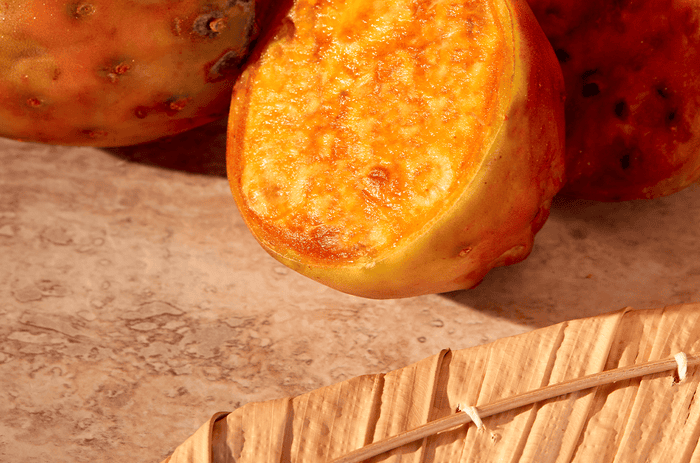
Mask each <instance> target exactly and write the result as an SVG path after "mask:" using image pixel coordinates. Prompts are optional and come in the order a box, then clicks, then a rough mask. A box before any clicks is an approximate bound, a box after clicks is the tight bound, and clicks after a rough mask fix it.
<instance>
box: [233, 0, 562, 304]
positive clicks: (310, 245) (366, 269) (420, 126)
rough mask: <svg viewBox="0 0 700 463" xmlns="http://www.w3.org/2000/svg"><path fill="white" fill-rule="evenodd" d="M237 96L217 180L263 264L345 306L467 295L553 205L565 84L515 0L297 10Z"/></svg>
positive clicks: (336, 0)
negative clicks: (338, 297) (228, 192)
mask: <svg viewBox="0 0 700 463" xmlns="http://www.w3.org/2000/svg"><path fill="white" fill-rule="evenodd" d="M277 27H278V29H277V31H276V34H275V35H274V38H273V39H271V40H270V41H269V42H268V43H267V44H266V45H265V47H264V48H263V49H262V50H261V51H260V55H259V56H258V57H257V58H256V60H254V61H253V62H252V63H251V64H249V66H248V67H247V68H246V71H245V72H244V74H243V75H242V76H241V78H240V79H239V81H238V82H237V83H236V86H235V88H234V96H233V100H232V106H231V113H230V117H229V136H228V153H227V159H228V174H229V181H230V184H231V189H232V191H233V195H234V197H235V199H236V201H237V204H238V206H239V209H240V211H241V214H242V215H243V217H244V219H245V221H246V223H247V224H248V226H249V227H250V229H251V230H252V232H253V234H254V235H255V237H256V238H257V239H258V240H259V242H260V243H261V244H262V246H263V247H264V248H265V249H266V250H267V251H268V252H269V253H270V254H272V256H274V257H275V258H277V259H278V260H279V261H281V262H283V263H284V264H286V265H288V266H289V267H291V268H293V269H294V270H297V271H298V272H301V273H302V274H304V275H307V276H309V277H311V278H313V279H316V280H318V281H320V282H322V283H325V284H326V285H329V286H331V287H334V288H336V289H339V290H341V291H344V292H347V293H351V294H356V295H360V296H366V297H373V298H398V297H406V296H414V295H419V294H425V293H437V292H444V291H450V290H455V289H460V288H469V287H472V286H474V285H476V284H477V283H478V282H479V281H480V280H481V279H482V278H483V277H484V275H485V274H486V272H487V271H488V270H490V269H491V268H493V267H495V266H500V265H508V264H512V263H514V262H517V261H520V260H522V259H524V258H525V257H526V256H527V255H528V254H529V252H530V251H531V249H532V245H533V239H534V234H535V233H536V232H537V231H538V230H539V228H540V227H541V226H542V225H543V223H544V221H545V219H546V218H547V216H548V213H549V206H550V201H551V198H552V197H553V196H554V194H555V193H556V192H557V190H558V189H559V188H560V185H561V183H562V175H563V170H564V160H563V146H562V143H563V135H564V133H563V101H562V94H563V81H562V77H561V71H560V70H559V66H558V64H557V61H556V57H555V56H554V53H553V51H552V49H551V47H550V45H549V44H548V43H547V40H546V38H545V37H544V35H543V34H542V31H541V30H540V29H539V26H538V25H537V23H536V21H535V19H534V17H533V16H532V13H531V11H530V10H529V8H528V7H527V5H526V4H525V3H524V2H521V1H518V0H478V1H465V0H442V1H412V0H395V1H391V2H371V1H369V2H368V1H362V0H345V1H343V0H326V1H323V0H297V1H295V2H293V5H292V6H291V8H290V10H289V12H288V13H287V14H286V17H284V19H282V20H281V21H280V22H279V25H278V26H277Z"/></svg>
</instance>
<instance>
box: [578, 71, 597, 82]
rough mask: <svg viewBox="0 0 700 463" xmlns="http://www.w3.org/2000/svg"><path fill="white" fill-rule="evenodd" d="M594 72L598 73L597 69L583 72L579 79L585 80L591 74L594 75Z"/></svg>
mask: <svg viewBox="0 0 700 463" xmlns="http://www.w3.org/2000/svg"><path fill="white" fill-rule="evenodd" d="M596 72H598V70H597V69H589V70H588V71H584V73H583V74H581V79H583V80H586V79H588V78H589V77H591V76H592V75H593V74H595V73H596Z"/></svg>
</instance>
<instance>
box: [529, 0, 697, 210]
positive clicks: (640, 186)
mask: <svg viewBox="0 0 700 463" xmlns="http://www.w3.org/2000/svg"><path fill="white" fill-rule="evenodd" d="M529 2H530V4H531V5H532V8H533V11H534V12H535V14H536V15H537V18H538V19H539V21H540V24H542V27H543V29H544V31H545V33H546V34H547V36H548V37H549V39H550V41H551V42H552V45H553V47H554V48H555V51H556V53H557V56H558V57H559V60H560V62H561V65H562V70H563V73H564V77H565V79H566V91H567V101H566V120H567V140H566V141H567V176H568V179H569V184H568V185H567V187H566V191H567V192H569V193H571V194H575V195H576V196H581V197H586V198H590V199H603V200H620V199H633V198H643V197H646V196H648V195H649V193H647V192H646V190H647V189H649V188H650V187H653V186H654V185H656V184H657V183H658V182H659V181H661V180H663V179H666V178H669V177H671V176H673V175H676V173H677V171H678V169H679V168H681V167H682V165H683V164H684V163H685V162H686V156H697V150H698V149H700V146H699V144H700V140H698V138H697V136H695V135H694V132H695V131H694V130H693V125H694V124H696V123H697V122H696V121H697V120H698V116H697V113H698V111H697V109H698V107H699V106H700V65H699V64H698V63H699V62H700V29H699V27H698V25H699V24H700V14H699V13H700V6H698V3H697V2H688V1H685V0H644V1H616V2H610V1H608V0H595V1H586V2H571V1H570V0H529ZM686 144H690V146H692V148H690V149H689V150H688V149H687V148H686V151H685V152H684V151H681V150H682V149H683V146H684V145H686ZM689 174H690V173H689ZM672 192H673V191H667V192H665V194H668V193H672ZM660 193H663V192H659V191H657V192H656V193H654V194H653V195H658V194H660Z"/></svg>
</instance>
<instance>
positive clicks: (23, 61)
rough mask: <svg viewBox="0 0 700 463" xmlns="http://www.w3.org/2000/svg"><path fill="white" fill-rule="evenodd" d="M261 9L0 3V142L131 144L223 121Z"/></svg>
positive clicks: (161, 1)
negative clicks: (4, 139)
mask: <svg viewBox="0 0 700 463" xmlns="http://www.w3.org/2000/svg"><path fill="white" fill-rule="evenodd" d="M263 3H266V2H265V1H262V2H261V1H258V2H256V1H255V0H179V1H173V0H124V1H111V0H85V1H80V0H78V1H75V0H41V1H39V0H7V1H4V2H2V3H0V136H4V137H10V138H15V139H21V140H27V141H37V142H43V143H55V144H69V145H93V146H117V145H129V144H135V143H140V142H144V141H148V140H153V139H156V138H159V137H162V136H165V135H172V134H175V133H178V132H182V131H184V130H187V129H190V128H192V127H195V126H198V125H201V124H203V123H206V122H209V121H211V120H214V119H217V118H219V117H221V116H223V115H225V114H226V111H227V109H228V105H229V102H230V96H231V88H232V86H233V82H234V81H235V78H236V77H237V76H238V74H239V70H240V66H241V64H242V61H243V59H244V58H245V56H246V54H247V52H248V48H249V44H250V43H251V40H252V38H253V37H254V34H255V32H256V30H255V29H256V26H255V24H256V21H255V18H256V8H257V9H258V11H260V8H261V5H262V4H263Z"/></svg>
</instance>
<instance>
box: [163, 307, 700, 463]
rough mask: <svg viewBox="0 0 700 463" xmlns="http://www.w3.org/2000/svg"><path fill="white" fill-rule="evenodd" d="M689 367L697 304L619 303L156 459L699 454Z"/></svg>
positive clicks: (236, 420) (693, 373)
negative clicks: (649, 306) (647, 306)
mask: <svg viewBox="0 0 700 463" xmlns="http://www.w3.org/2000/svg"><path fill="white" fill-rule="evenodd" d="M697 364H700V304H686V305H679V306H671V307H666V308H664V309H656V310H643V311H634V310H628V309H625V310H622V311H619V312H615V313H611V314H607V315H602V316H598V317H593V318H588V319H582V320H574V321H569V322H564V323H560V324H558V325H554V326H551V327H548V328H543V329H539V330H536V331H533V332H531V333H527V334H523V335H520V336H514V337H511V338H505V339H501V340H499V341H496V342H494V343H491V344H488V345H484V346H478V347H474V348H471V349H464V350H460V351H454V352H453V351H449V350H445V351H443V352H441V353H439V354H438V355H435V356H432V357H429V358H427V359H425V360H422V361H420V362H418V363H416V364H414V365H411V366H408V367H405V368H402V369H400V370H396V371H393V372H390V373H387V374H378V375H367V376H361V377H357V378H353V379H351V380H348V381H344V382H341V383H338V384H335V385H332V386H328V387H325V388H321V389H317V390H315V391H312V392H310V393H308V394H304V395H301V396H298V397H295V398H283V399H278V400H273V401H268V402H262V403H250V404H247V405H245V406H243V407H241V408H239V409H238V410H236V411H234V412H233V413H229V414H225V413H223V414H217V415H215V416H213V417H212V418H211V419H210V420H209V422H207V423H206V424H205V425H204V426H202V428H200V429H199V430H198V431H197V432H196V433H195V434H194V435H193V436H192V437H191V438H190V439H188V440H187V441H186V442H184V443H183V444H182V445H181V446H180V447H178V448H177V449H176V450H175V452H174V453H173V455H172V456H171V457H170V458H168V459H167V460H166V461H165V462H163V463H210V462H216V463H233V462H236V463H243V462H304V463H313V462H319V463H320V462H336V463H351V462H359V461H369V462H378V461H385V462H399V461H400V462H402V463H406V462H416V463H418V462H432V461H435V462H441V463H443V462H444V463H450V462H477V461H478V462H486V461H499V462H518V461H528V462H529V461H533V462H588V461H601V462H638V461H654V462H662V461H663V462H666V461H669V462H670V461H673V462H700V447H698V438H699V437H700V400H697V401H696V400H694V399H695V394H696V392H697V391H698V384H699V382H700V373H699V372H698V371H697V369H696V368H694V366H695V365H697ZM461 404H466V405H461ZM465 409H466V410H467V411H468V412H469V413H464V411H463V410H465ZM470 421H475V422H476V423H478V424H479V426H475V425H474V424H469V423H470Z"/></svg>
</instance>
